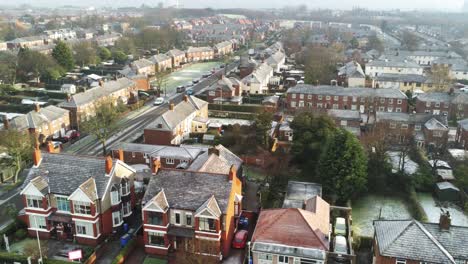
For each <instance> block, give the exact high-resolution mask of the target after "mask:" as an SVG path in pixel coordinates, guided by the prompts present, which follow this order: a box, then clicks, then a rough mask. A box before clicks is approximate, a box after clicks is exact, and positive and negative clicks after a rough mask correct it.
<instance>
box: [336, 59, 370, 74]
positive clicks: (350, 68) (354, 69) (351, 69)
mask: <svg viewBox="0 0 468 264" xmlns="http://www.w3.org/2000/svg"><path fill="white" fill-rule="evenodd" d="M338 75H340V76H341V75H345V76H347V77H362V78H365V77H366V75H365V74H364V71H363V70H362V67H361V64H359V63H357V62H355V61H350V62H348V63H346V64H345V65H344V66H343V67H341V68H339V69H338Z"/></svg>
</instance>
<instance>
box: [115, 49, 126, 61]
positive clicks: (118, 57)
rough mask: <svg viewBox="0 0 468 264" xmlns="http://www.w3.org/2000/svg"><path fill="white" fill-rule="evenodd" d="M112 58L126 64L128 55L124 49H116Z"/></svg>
mask: <svg viewBox="0 0 468 264" xmlns="http://www.w3.org/2000/svg"><path fill="white" fill-rule="evenodd" d="M112 58H113V59H114V61H115V62H116V63H118V64H124V63H125V62H126V61H127V58H128V57H127V55H125V53H124V52H122V51H120V50H119V51H114V52H112Z"/></svg>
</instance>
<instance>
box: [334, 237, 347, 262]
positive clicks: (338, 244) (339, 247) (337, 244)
mask: <svg viewBox="0 0 468 264" xmlns="http://www.w3.org/2000/svg"><path fill="white" fill-rule="evenodd" d="M333 252H335V253H336V254H337V255H338V256H337V257H336V258H335V260H337V261H345V260H346V259H345V258H344V257H343V256H342V255H347V254H348V244H347V243H346V238H345V237H344V236H340V235H339V236H336V237H335V239H334V240H333Z"/></svg>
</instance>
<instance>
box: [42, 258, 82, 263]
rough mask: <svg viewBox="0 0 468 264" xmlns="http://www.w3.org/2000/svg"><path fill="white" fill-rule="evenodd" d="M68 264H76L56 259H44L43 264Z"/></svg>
mask: <svg viewBox="0 0 468 264" xmlns="http://www.w3.org/2000/svg"><path fill="white" fill-rule="evenodd" d="M68 263H76V262H71V261H66V260H58V259H45V260H44V264H68Z"/></svg>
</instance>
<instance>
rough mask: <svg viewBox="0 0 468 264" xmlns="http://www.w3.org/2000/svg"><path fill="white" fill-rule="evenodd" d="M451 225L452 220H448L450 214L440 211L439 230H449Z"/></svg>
mask: <svg viewBox="0 0 468 264" xmlns="http://www.w3.org/2000/svg"><path fill="white" fill-rule="evenodd" d="M451 224H452V219H451V218H450V212H449V211H446V212H444V211H443V210H442V212H441V214H440V218H439V228H440V229H441V230H447V231H448V230H450V225H451Z"/></svg>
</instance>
